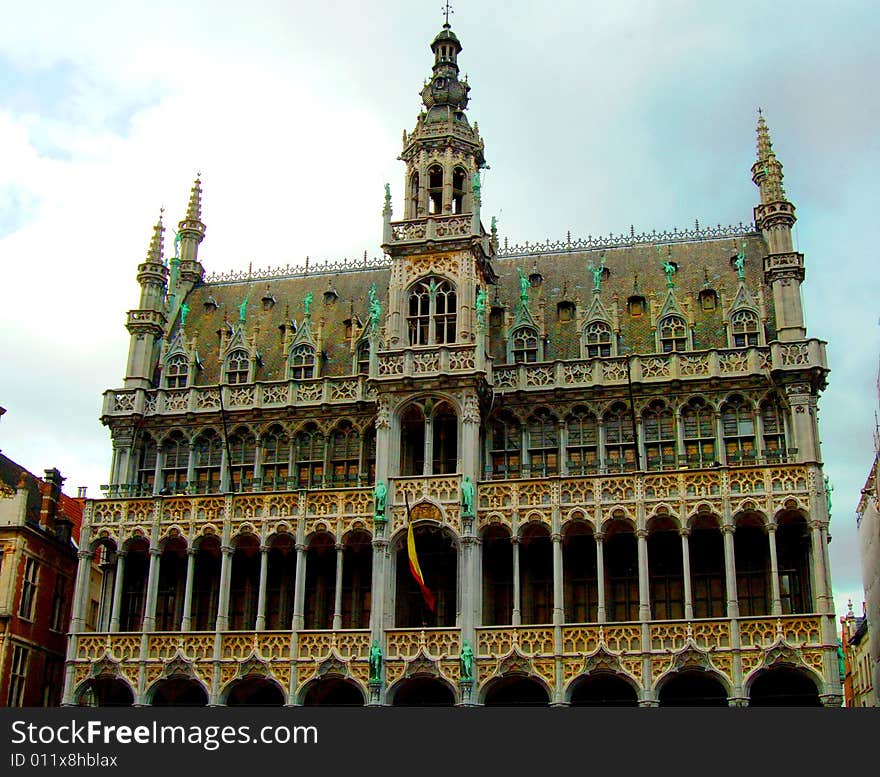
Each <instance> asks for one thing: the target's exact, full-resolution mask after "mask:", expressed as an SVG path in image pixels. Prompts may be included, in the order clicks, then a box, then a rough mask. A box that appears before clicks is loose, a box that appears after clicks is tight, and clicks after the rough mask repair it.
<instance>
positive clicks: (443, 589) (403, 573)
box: [394, 524, 458, 628]
mask: <svg viewBox="0 0 880 777" xmlns="http://www.w3.org/2000/svg"><path fill="white" fill-rule="evenodd" d="M413 534H414V539H415V545H416V553H417V555H418V560H419V567H420V568H421V570H422V575H423V576H424V578H425V585H426V586H427V587H428V589H429V590H430V591H431V594H432V595H433V596H434V600H435V606H434V612H431V611H430V610H429V609H428V606H427V604H426V602H425V599H424V597H423V596H422V590H421V588H419V584H418V583H417V582H416V580H415V578H414V577H413V575H412V572H411V571H410V566H409V555H408V553H407V543H406V534H405V533H404V534H403V535H402V536H401V537H400V539H399V547H398V550H397V566H396V573H397V581H396V596H395V608H394V623H395V625H396V626H397V627H398V628H413V627H415V628H420V627H432V626H454V625H455V616H456V611H457V606H458V576H457V572H458V549H457V547H456V545H455V541H454V540H453V537H452V535H451V534H450V533H449V532H448V531H446V530H445V529H440V528H437V527H435V526H431V525H425V524H422V525H417V526H414V527H413Z"/></svg>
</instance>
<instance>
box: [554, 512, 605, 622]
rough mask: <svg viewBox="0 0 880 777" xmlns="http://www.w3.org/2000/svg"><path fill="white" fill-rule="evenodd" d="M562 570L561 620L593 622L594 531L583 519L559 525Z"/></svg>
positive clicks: (596, 588) (595, 592)
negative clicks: (562, 608)
mask: <svg viewBox="0 0 880 777" xmlns="http://www.w3.org/2000/svg"><path fill="white" fill-rule="evenodd" d="M572 512H578V511H572ZM581 514H582V513H581ZM562 570H563V571H562V579H563V582H564V591H563V602H564V620H565V622H566V623H594V622H596V620H597V614H598V607H599V599H598V595H599V586H598V559H597V554H596V532H595V530H594V529H593V524H592V522H591V521H589V520H587V519H586V518H578V519H574V520H568V521H566V522H565V523H563V525H562Z"/></svg>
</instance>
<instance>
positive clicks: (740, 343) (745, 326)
mask: <svg viewBox="0 0 880 777" xmlns="http://www.w3.org/2000/svg"><path fill="white" fill-rule="evenodd" d="M730 334H731V341H732V342H733V347H734V348H749V347H752V346H756V345H757V344H758V317H757V316H756V315H755V314H754V313H753V312H752V311H751V310H737V311H734V313H733V314H732V315H731V316H730Z"/></svg>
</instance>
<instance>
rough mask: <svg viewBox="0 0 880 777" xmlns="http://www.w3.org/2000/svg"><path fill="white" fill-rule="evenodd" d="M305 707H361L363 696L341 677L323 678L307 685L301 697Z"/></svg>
mask: <svg viewBox="0 0 880 777" xmlns="http://www.w3.org/2000/svg"><path fill="white" fill-rule="evenodd" d="M302 703H303V706H305V707H363V706H364V694H363V692H362V691H361V689H360V688H358V687H357V686H356V685H355V684H354V683H352V682H350V681H348V680H343V679H342V678H341V677H325V678H323V679H321V680H315V681H314V682H312V683H309V686H308V688H307V690H306V692H305V694H304V696H303V701H302Z"/></svg>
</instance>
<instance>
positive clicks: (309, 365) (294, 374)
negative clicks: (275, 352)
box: [288, 343, 316, 380]
mask: <svg viewBox="0 0 880 777" xmlns="http://www.w3.org/2000/svg"><path fill="white" fill-rule="evenodd" d="M315 361H316V360H315V348H314V346H311V345H309V344H308V343H300V344H299V345H297V346H294V347H293V348H291V349H290V355H289V357H288V364H289V376H290V378H291V380H311V379H312V378H314V377H315Z"/></svg>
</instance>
